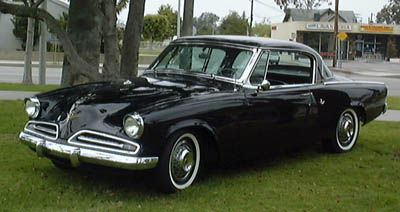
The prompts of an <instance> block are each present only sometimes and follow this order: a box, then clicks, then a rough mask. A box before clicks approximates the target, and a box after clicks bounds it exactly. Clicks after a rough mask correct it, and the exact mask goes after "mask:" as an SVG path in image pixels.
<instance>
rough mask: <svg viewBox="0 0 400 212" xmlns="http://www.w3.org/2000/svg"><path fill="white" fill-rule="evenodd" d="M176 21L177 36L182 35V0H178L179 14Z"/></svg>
mask: <svg viewBox="0 0 400 212" xmlns="http://www.w3.org/2000/svg"><path fill="white" fill-rule="evenodd" d="M177 16H178V17H177V19H178V20H177V23H176V37H177V38H179V37H181V0H178V15H177Z"/></svg>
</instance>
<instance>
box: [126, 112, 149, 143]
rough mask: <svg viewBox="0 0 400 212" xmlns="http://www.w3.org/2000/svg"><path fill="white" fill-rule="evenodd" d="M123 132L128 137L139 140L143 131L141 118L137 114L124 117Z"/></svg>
mask: <svg viewBox="0 0 400 212" xmlns="http://www.w3.org/2000/svg"><path fill="white" fill-rule="evenodd" d="M124 130H125V133H126V135H128V136H129V137H131V138H135V139H138V138H140V136H141V135H142V134H143V130H144V122H143V119H142V117H141V116H140V115H139V114H137V113H134V114H128V115H126V116H125V118H124Z"/></svg>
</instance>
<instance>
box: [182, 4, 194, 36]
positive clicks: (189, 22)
mask: <svg viewBox="0 0 400 212" xmlns="http://www.w3.org/2000/svg"><path fill="white" fill-rule="evenodd" d="M193 7H194V0H185V5H184V9H183V33H182V36H192V35H193Z"/></svg>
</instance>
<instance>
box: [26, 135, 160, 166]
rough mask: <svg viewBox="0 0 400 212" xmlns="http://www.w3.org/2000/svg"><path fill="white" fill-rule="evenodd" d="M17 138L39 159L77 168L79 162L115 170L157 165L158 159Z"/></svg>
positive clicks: (33, 137) (36, 139)
mask: <svg viewBox="0 0 400 212" xmlns="http://www.w3.org/2000/svg"><path fill="white" fill-rule="evenodd" d="M19 138H20V139H21V141H22V143H24V144H26V145H28V146H30V147H31V148H33V149H35V150H36V154H37V155H38V156H39V157H45V156H47V155H52V156H55V157H59V158H65V159H68V160H69V161H71V165H72V166H73V167H78V166H79V165H80V164H81V162H86V163H92V164H98V165H103V166H109V167H115V168H122V169H129V170H142V169H151V168H154V167H156V166H157V163H158V157H134V156H124V155H119V154H114V153H108V152H100V151H98V150H92V149H87V148H82V147H75V146H71V145H65V144H60V143H56V142H54V141H48V140H45V139H42V138H38V137H36V136H33V135H30V134H27V133H25V132H21V133H20V134H19Z"/></svg>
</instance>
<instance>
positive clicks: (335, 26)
mask: <svg viewBox="0 0 400 212" xmlns="http://www.w3.org/2000/svg"><path fill="white" fill-rule="evenodd" d="M338 21H339V0H335V25H334V32H333V44H334V45H333V55H334V56H333V64H332V66H333V67H336V62H337V40H338V39H337V35H338V28H339V24H338Z"/></svg>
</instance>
